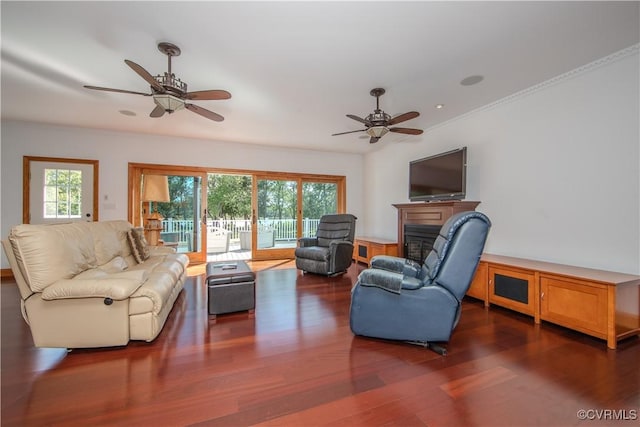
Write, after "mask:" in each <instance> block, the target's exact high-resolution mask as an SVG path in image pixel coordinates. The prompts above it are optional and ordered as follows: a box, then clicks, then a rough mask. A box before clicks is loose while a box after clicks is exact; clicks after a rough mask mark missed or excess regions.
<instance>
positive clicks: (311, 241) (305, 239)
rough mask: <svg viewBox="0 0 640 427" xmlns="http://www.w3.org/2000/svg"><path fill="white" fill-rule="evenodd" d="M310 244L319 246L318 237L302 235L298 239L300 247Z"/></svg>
mask: <svg viewBox="0 0 640 427" xmlns="http://www.w3.org/2000/svg"><path fill="white" fill-rule="evenodd" d="M309 246H318V239H317V238H315V237H302V238H300V239H298V247H300V248H307V247H309Z"/></svg>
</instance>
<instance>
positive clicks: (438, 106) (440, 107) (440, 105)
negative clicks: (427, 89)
mask: <svg viewBox="0 0 640 427" xmlns="http://www.w3.org/2000/svg"><path fill="white" fill-rule="evenodd" d="M436 108H437V109H438V110H440V109H442V108H444V104H436Z"/></svg>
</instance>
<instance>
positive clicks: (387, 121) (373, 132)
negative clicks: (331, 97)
mask: <svg viewBox="0 0 640 427" xmlns="http://www.w3.org/2000/svg"><path fill="white" fill-rule="evenodd" d="M385 92H386V91H385V90H384V89H383V88H381V87H378V88H374V89H371V92H369V94H370V95H371V96H375V98H376V109H375V110H374V112H373V113H371V114H369V115H368V116H367V117H366V118H364V119H363V118H360V117H358V116H355V115H353V114H347V117H349V118H350V119H352V120H355V121H357V122H360V123H362V124H364V125H365V128H364V129H360V130H352V131H347V132H340V133H334V134H333V135H332V136H336V135H345V134H347V133H355V132H365V133H366V134H367V135H369V136H370V137H371V138H370V139H369V143H370V144H373V143H376V142H378V140H379V139H380V138H382V137H383V136H384V135H386V134H387V133H388V132H394V133H403V134H407V135H420V134H421V133H422V129H412V128H397V127H396V128H392V127H389V126H393V125H396V124H398V123H402V122H405V121H407V120H411V119H415V118H416V117H418V116H419V115H420V113H418V112H417V111H409V112H408V113H404V114H400V115H397V116H395V117H391V116H390V115H389V114H387V113H385V112H384V111H382V110H381V109H380V97H381V96H382V95H384V93H385Z"/></svg>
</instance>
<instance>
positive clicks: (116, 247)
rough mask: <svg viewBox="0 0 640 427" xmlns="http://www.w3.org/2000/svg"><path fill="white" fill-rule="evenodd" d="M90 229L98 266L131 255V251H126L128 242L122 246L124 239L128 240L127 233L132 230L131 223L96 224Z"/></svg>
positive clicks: (105, 222)
mask: <svg viewBox="0 0 640 427" xmlns="http://www.w3.org/2000/svg"><path fill="white" fill-rule="evenodd" d="M89 229H90V230H91V234H92V235H93V244H94V247H95V253H96V261H97V263H98V265H103V264H106V263H108V262H109V261H111V260H112V259H113V258H115V257H118V256H121V257H125V256H127V255H128V254H129V251H125V250H124V249H128V242H125V243H126V245H123V244H122V239H123V238H124V239H125V240H126V234H125V233H126V232H127V231H128V230H130V229H131V224H130V223H129V222H127V221H123V220H115V221H101V222H94V223H93V224H92V225H91V227H90V228H89Z"/></svg>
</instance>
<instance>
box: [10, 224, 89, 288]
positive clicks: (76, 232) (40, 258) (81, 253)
mask: <svg viewBox="0 0 640 427" xmlns="http://www.w3.org/2000/svg"><path fill="white" fill-rule="evenodd" d="M90 224H92V223H88V222H76V223H70V224H55V225H40V224H21V225H17V226H15V227H14V228H13V229H12V230H11V233H10V235H9V242H10V243H11V248H12V250H13V253H14V255H15V257H16V261H17V263H18V266H19V268H20V272H21V273H22V275H23V276H24V278H25V280H26V281H27V283H29V286H30V288H31V289H32V290H33V291H34V292H42V291H43V290H44V289H45V288H46V287H47V286H49V285H50V284H52V283H54V282H57V281H58V280H60V279H70V278H72V277H74V276H75V275H77V274H78V273H81V272H83V271H85V270H87V269H89V268H94V267H96V266H97V261H96V255H95V251H94V245H93V238H92V234H91V232H90V231H89V228H90Z"/></svg>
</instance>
